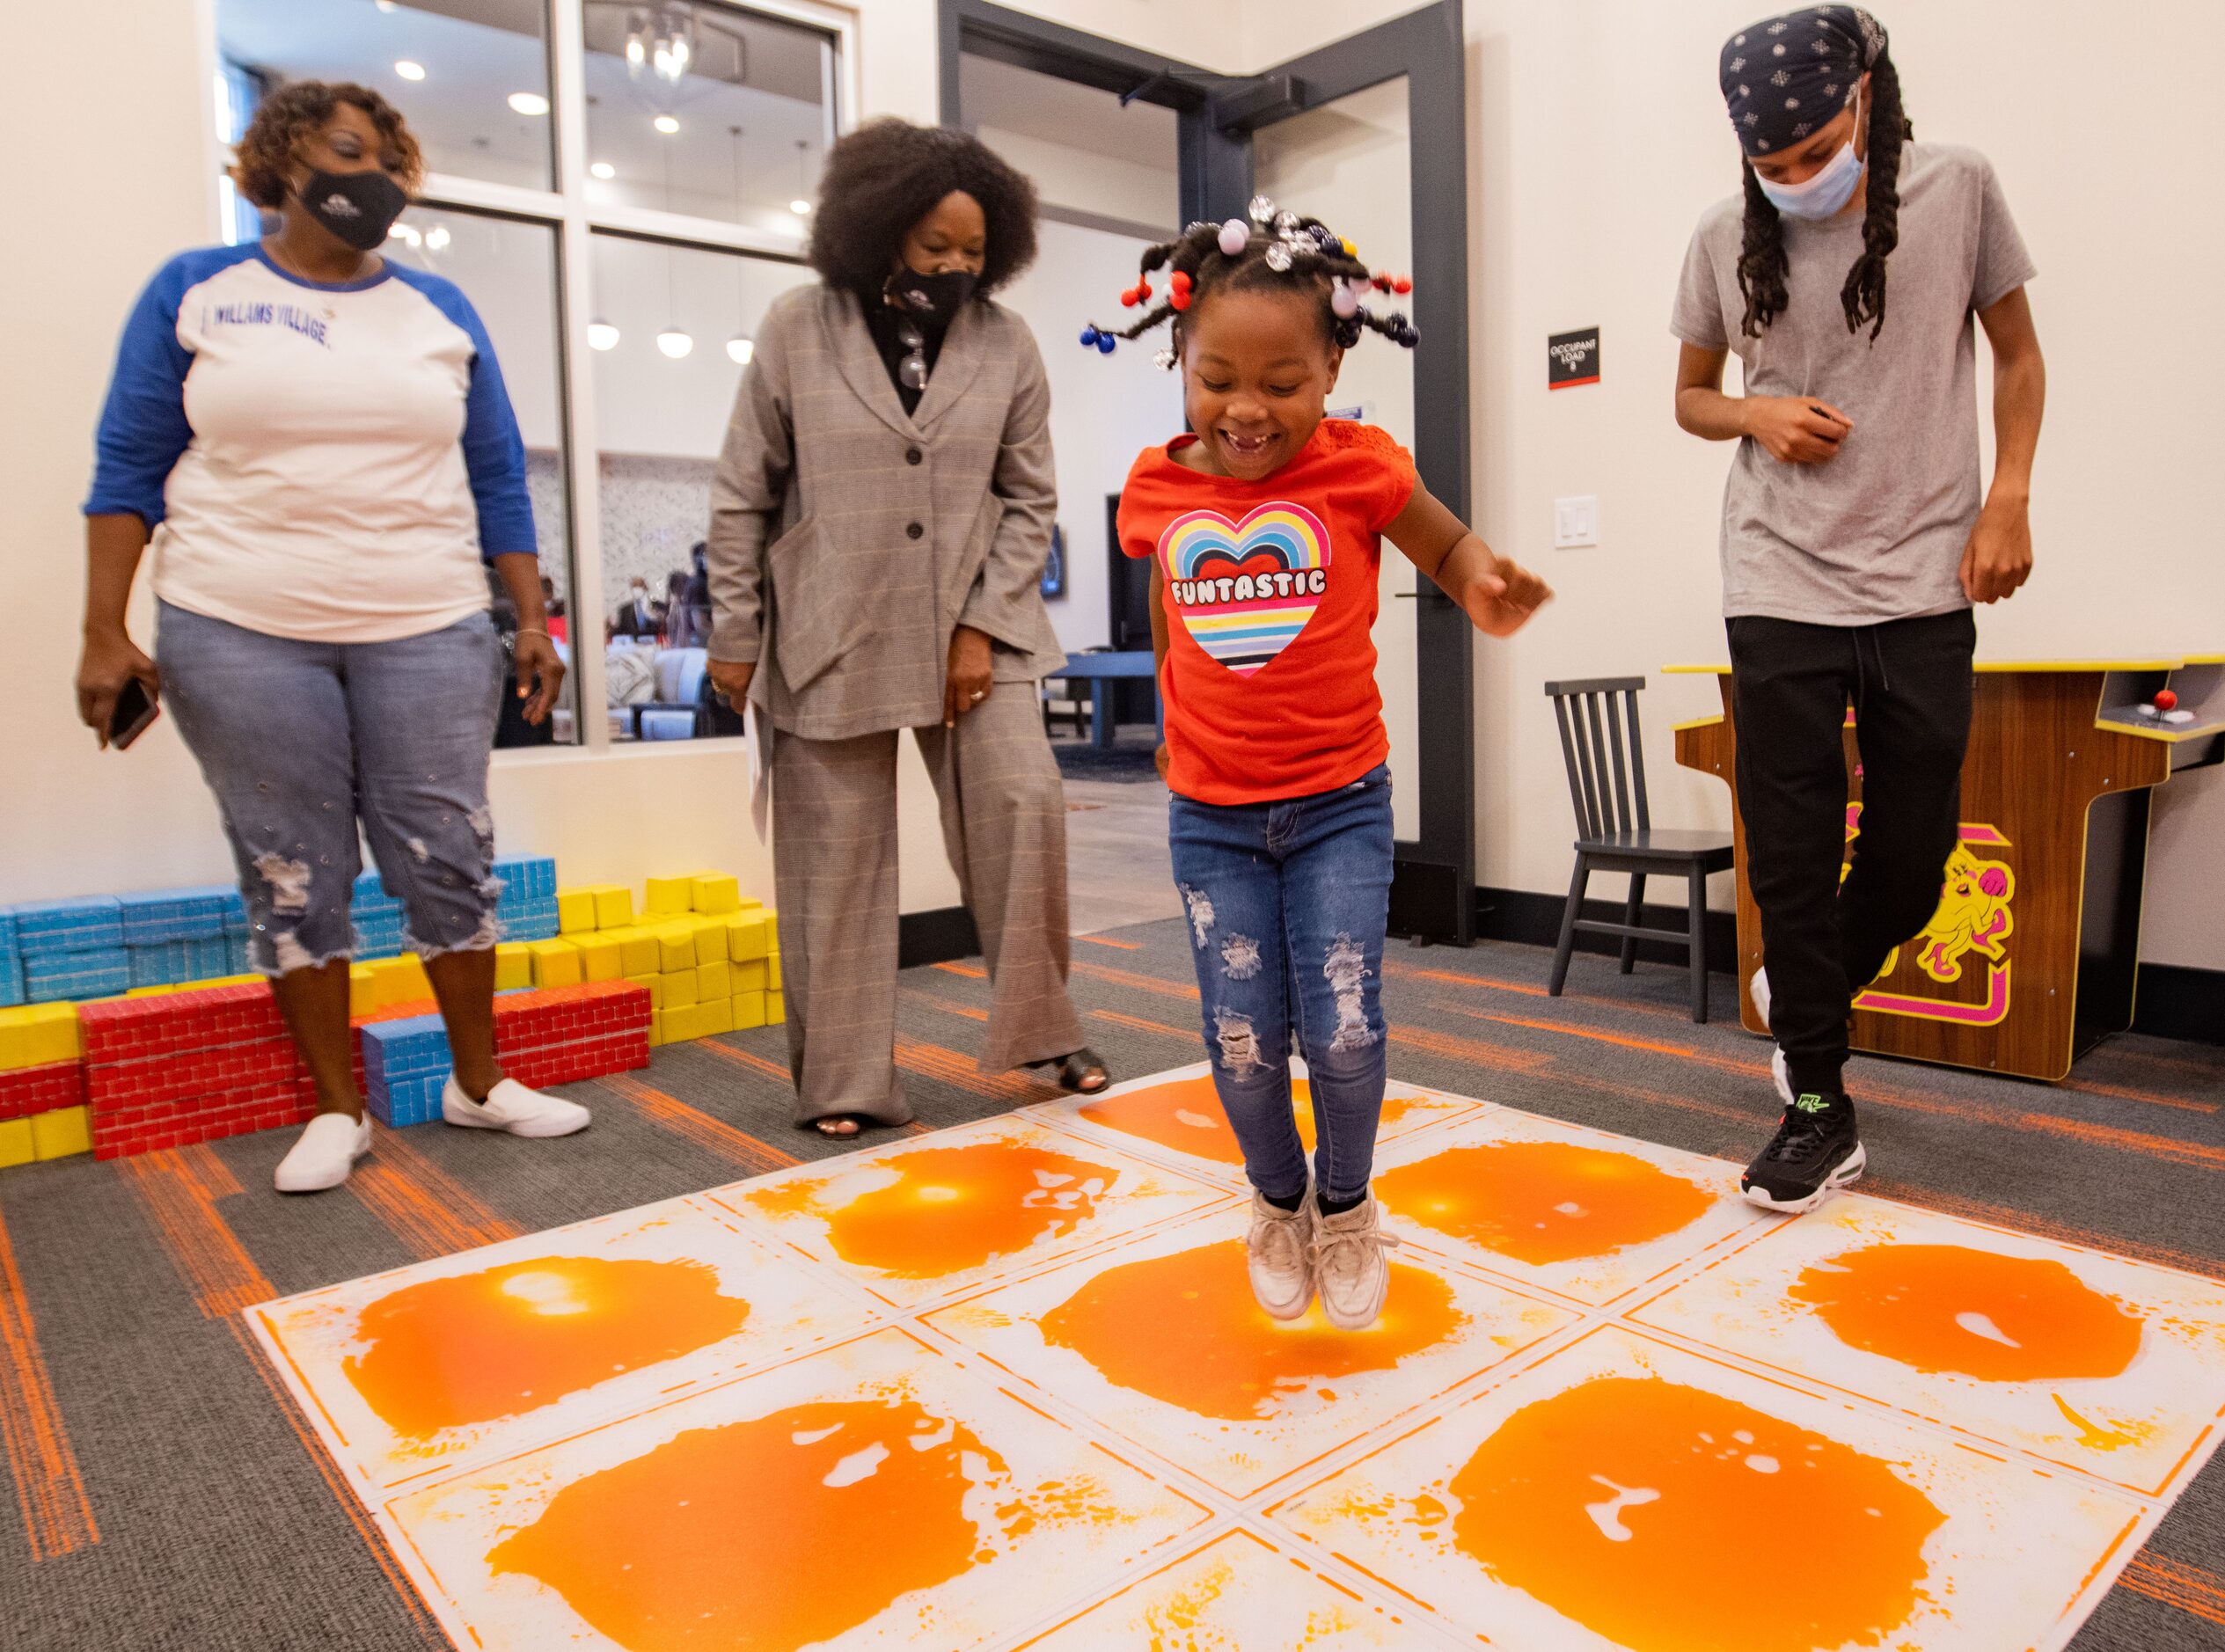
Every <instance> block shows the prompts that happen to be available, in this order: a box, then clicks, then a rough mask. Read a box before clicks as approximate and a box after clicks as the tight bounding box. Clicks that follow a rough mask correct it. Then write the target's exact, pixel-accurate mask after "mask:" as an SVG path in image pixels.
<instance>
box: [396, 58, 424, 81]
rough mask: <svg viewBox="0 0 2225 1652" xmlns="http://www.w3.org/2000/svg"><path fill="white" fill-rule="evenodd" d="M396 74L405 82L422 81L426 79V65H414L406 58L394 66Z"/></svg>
mask: <svg viewBox="0 0 2225 1652" xmlns="http://www.w3.org/2000/svg"><path fill="white" fill-rule="evenodd" d="M394 72H395V73H396V74H398V75H399V76H400V77H402V78H403V79H404V80H422V79H424V78H425V65H424V64H422V63H413V62H410V61H409V59H408V58H406V57H405V58H403V59H402V61H401V62H399V63H396V64H395V65H394Z"/></svg>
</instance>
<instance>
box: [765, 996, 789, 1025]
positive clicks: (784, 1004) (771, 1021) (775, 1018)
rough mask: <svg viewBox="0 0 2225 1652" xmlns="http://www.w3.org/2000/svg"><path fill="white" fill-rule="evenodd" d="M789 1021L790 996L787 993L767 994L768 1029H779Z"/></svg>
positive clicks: (766, 1016)
mask: <svg viewBox="0 0 2225 1652" xmlns="http://www.w3.org/2000/svg"><path fill="white" fill-rule="evenodd" d="M787 1019H788V995H787V993H785V992H768V993H766V994H765V1025H766V1026H767V1027H778V1026H779V1025H780V1023H781V1022H783V1021H785V1020H787Z"/></svg>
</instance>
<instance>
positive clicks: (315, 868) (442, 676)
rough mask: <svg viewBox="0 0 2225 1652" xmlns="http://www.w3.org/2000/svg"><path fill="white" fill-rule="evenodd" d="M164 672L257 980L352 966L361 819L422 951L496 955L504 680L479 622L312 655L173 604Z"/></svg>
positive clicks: (161, 618)
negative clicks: (352, 901) (493, 773)
mask: <svg viewBox="0 0 2225 1652" xmlns="http://www.w3.org/2000/svg"><path fill="white" fill-rule="evenodd" d="M155 662H156V664H157V666H159V667H160V668H161V670H162V687H163V701H164V704H165V705H166V706H167V707H168V709H169V711H170V713H171V714H172V716H173V717H175V718H176V719H177V720H178V733H179V735H180V737H182V738H183V739H184V741H185V742H186V746H187V749H188V750H190V751H191V752H192V753H193V754H194V760H195V761H197V762H198V763H199V764H201V775H202V778H205V779H206V780H207V781H208V782H209V790H210V791H211V792H213V793H216V807H217V808H218V809H219V810H220V811H221V812H222V814H223V822H224V835H225V837H227V838H228V839H230V840H231V852H232V859H234V861H235V862H236V863H237V864H238V870H239V892H240V894H241V895H242V896H243V897H245V901H246V903H247V920H248V925H249V951H250V956H251V958H252V960H253V963H254V965H255V967H256V968H257V969H260V970H261V971H262V973H263V974H265V975H269V976H281V975H285V974H287V973H289V971H292V970H295V969H311V968H314V967H316V966H318V965H320V964H327V963H331V962H333V961H336V960H339V959H344V958H348V957H351V956H352V955H353V954H354V952H355V927H354V925H353V924H352V923H351V922H350V921H349V918H348V897H349V896H350V895H352V894H353V893H354V885H355V874H357V873H358V872H360V871H362V846H361V839H360V838H359V837H358V836H357V830H356V822H357V820H358V818H360V819H361V821H362V831H363V833H364V834H365V835H367V836H368V837H370V845H371V852H372V853H373V854H374V855H376V856H377V859H378V874H379V880H380V881H381V882H383V883H384V885H385V886H386V889H387V893H389V894H390V895H392V896H393V897H394V898H395V899H397V900H399V902H401V903H402V909H403V912H404V914H405V916H406V918H407V920H408V932H407V936H406V939H407V941H408V944H409V946H410V947H412V948H413V949H414V951H416V952H417V953H418V954H420V955H421V956H425V957H432V956H436V955H437V954H441V953H446V952H463V951H470V950H475V949H479V948H483V947H492V946H494V943H495V942H496V941H497V940H499V939H501V924H500V922H499V920H498V919H497V918H496V917H495V915H494V908H495V903H496V901H497V899H498V898H499V897H500V895H501V881H500V880H499V879H497V878H496V877H495V876H494V815H493V814H492V812H491V811H490V810H489V808H488V807H487V760H488V757H489V756H490V754H491V753H492V752H493V750H494V719H495V713H496V711H497V709H498V707H499V706H500V704H501V690H502V679H503V676H504V666H503V660H502V650H501V644H500V643H499V642H498V641H497V640H496V637H495V632H494V621H493V620H492V619H491V618H488V617H487V615H485V614H483V613H482V614H473V615H472V616H471V617H470V618H466V619H459V620H457V622H456V623H455V624H454V625H448V626H445V627H443V629H441V630H439V631H433V632H425V633H424V634H422V635H421V636H415V637H399V638H396V639H394V640H392V641H386V642H303V641H298V640H295V639H292V638H289V637H274V636H271V635H269V634H268V633H267V632H260V631H250V630H248V629H247V628H246V627H245V626H242V625H232V624H231V623H229V622H228V621H225V620H222V619H211V618H209V617H208V616H206V615H203V614H195V613H190V612H188V611H187V610H185V609H182V608H173V607H172V606H171V605H170V604H169V603H163V604H161V605H160V608H159V610H158V612H157V619H156V635H155Z"/></svg>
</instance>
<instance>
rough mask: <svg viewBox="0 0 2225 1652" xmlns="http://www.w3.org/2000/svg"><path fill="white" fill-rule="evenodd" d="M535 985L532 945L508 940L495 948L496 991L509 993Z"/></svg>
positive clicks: (521, 941) (526, 942) (527, 942)
mask: <svg viewBox="0 0 2225 1652" xmlns="http://www.w3.org/2000/svg"><path fill="white" fill-rule="evenodd" d="M532 984H533V954H532V950H531V942H529V941H523V940H506V941H504V942H502V943H501V945H500V946H498V947H495V948H494V990H495V991H497V992H508V991H509V990H511V989H512V988H515V987H530V986H531V985H532Z"/></svg>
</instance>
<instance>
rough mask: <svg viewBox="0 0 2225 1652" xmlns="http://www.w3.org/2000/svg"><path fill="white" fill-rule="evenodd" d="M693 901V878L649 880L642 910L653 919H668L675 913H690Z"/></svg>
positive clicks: (692, 908)
mask: <svg viewBox="0 0 2225 1652" xmlns="http://www.w3.org/2000/svg"><path fill="white" fill-rule="evenodd" d="M694 900H695V880H694V879H693V878H692V877H687V878H651V879H650V880H649V881H648V898H647V899H646V900H645V901H644V902H643V903H642V910H644V911H646V912H648V913H650V914H652V915H653V916H655V917H670V916H671V915H673V914H675V913H679V912H687V911H692V910H694V906H693V903H694Z"/></svg>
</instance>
